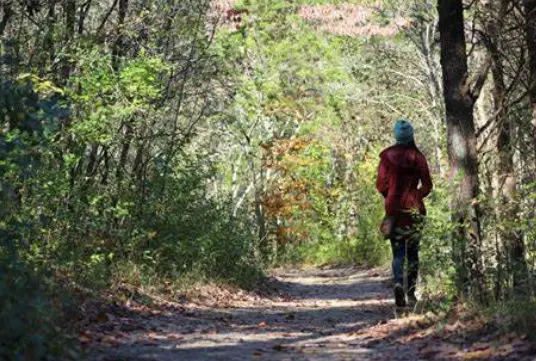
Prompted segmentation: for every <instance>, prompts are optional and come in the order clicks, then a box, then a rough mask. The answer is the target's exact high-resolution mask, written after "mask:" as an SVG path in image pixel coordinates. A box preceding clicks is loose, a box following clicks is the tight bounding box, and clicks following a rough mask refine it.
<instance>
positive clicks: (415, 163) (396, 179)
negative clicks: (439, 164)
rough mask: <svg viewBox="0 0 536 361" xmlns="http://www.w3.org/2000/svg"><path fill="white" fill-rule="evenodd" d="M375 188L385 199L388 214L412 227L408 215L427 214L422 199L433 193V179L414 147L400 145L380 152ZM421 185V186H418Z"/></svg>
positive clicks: (424, 159) (421, 155) (426, 164)
mask: <svg viewBox="0 0 536 361" xmlns="http://www.w3.org/2000/svg"><path fill="white" fill-rule="evenodd" d="M380 158H381V160H380V166H379V168H378V180H377V183H376V188H377V189H378V191H379V192H380V193H381V194H382V195H383V196H384V198H385V214H386V215H388V216H396V217H399V218H401V219H400V222H398V223H399V225H400V223H404V225H409V224H410V223H411V222H410V221H408V222H406V221H404V220H403V219H406V220H408V219H410V218H411V217H407V216H405V214H407V212H408V211H409V212H415V211H417V212H418V213H420V214H422V215H426V208H425V207H424V202H423V199H424V198H425V197H426V196H428V194H430V191H431V190H432V179H431V178H430V171H429V170H428V163H427V162H426V158H425V157H424V155H423V154H422V153H421V152H420V151H419V150H418V149H417V147H415V146H414V145H402V144H397V145H393V146H392V147H389V148H387V149H385V150H384V151H383V152H381V153H380ZM419 182H420V184H421V186H420V187H419Z"/></svg>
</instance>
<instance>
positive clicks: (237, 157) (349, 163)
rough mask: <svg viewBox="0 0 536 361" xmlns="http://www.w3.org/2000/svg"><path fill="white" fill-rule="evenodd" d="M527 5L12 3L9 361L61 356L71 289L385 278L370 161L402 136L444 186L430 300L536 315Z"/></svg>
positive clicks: (430, 263)
mask: <svg viewBox="0 0 536 361" xmlns="http://www.w3.org/2000/svg"><path fill="white" fill-rule="evenodd" d="M437 5H439V6H437ZM534 9H535V6H534V1H529V0H524V1H521V0H501V1H496V2H486V1H473V2H471V4H463V3H462V2H461V1H455V0H448V1H447V0H439V1H438V3H437V4H436V3H435V2H431V1H427V0H426V1H424V0H423V1H402V2H401V1H396V2H389V1H384V2H380V3H378V2H376V1H367V0H361V1H358V0H352V1H348V2H340V1H322V0H300V1H287V0H244V1H211V0H62V1H57V0H34V1H9V0H7V1H3V2H2V3H1V4H0V79H1V83H0V104H1V106H0V122H1V124H2V131H1V133H0V174H1V176H2V183H1V185H2V187H1V192H0V197H1V199H2V205H3V207H2V210H1V211H0V212H1V216H2V220H1V222H0V237H2V248H1V249H0V260H1V262H0V296H1V295H9V297H1V298H0V321H2V324H3V325H5V327H4V326H1V327H0V356H2V357H7V358H10V359H14V358H16V357H18V358H20V359H24V357H25V356H24V355H27V354H28V352H33V353H35V354H37V355H38V356H37V357H38V358H39V357H41V356H42V355H44V354H47V353H50V352H54V350H55V349H54V343H52V342H50V340H57V339H58V338H57V337H56V336H55V335H54V332H55V331H54V332H52V331H51V330H54V327H50V326H49V325H50V323H53V322H55V321H54V320H53V315H54V314H53V313H50V312H45V311H43V310H47V309H48V308H49V305H50V304H51V303H53V304H54V305H55V307H54V309H57V308H58V306H57V305H58V304H61V302H57V301H58V300H57V299H56V297H55V294H56V293H57V292H58V289H59V288H58V287H65V286H68V287H70V288H73V287H74V288H83V289H98V288H102V287H110V286H113V285H118V284H124V283H129V284H135V285H140V284H145V285H147V284H152V285H155V284H157V285H158V284H164V283H166V284H169V282H170V281H171V282H173V281H174V280H176V279H179V278H184V277H187V276H188V275H190V277H192V276H191V275H192V274H193V275H195V278H196V279H199V278H205V279H215V280H222V281H225V282H233V283H237V284H239V285H242V286H251V285H252V284H254V282H255V281H256V280H259V279H260V277H261V276H262V270H263V269H264V268H265V267H266V266H268V265H270V264H280V263H288V262H291V263H304V262H310V263H333V262H345V263H368V264H373V265H376V264H381V263H382V262H384V261H385V260H386V258H387V255H388V248H387V247H388V245H387V244H386V243H385V242H384V241H383V240H382V239H381V238H380V237H379V235H378V232H377V225H378V222H379V220H380V219H381V216H382V205H381V199H380V197H379V196H378V195H377V194H376V191H375V189H374V185H375V176H376V166H377V164H378V158H377V155H378V153H379V151H380V150H381V149H382V148H383V147H385V146H387V145H389V144H390V143H391V142H392V137H391V126H392V123H393V120H395V119H397V118H408V119H410V120H411V121H412V122H413V123H414V125H415V128H416V134H417V143H418V145H419V147H420V148H421V150H422V151H423V152H424V154H425V155H426V156H427V158H428V161H429V163H430V168H431V170H432V172H433V178H434V183H435V186H436V187H435V190H434V193H433V194H432V196H431V197H430V199H429V200H428V208H429V216H428V221H427V225H426V229H425V231H424V233H423V241H422V245H423V250H422V252H423V257H422V259H423V273H422V279H423V284H425V285H427V288H426V289H425V290H426V291H425V294H426V293H431V292H435V291H438V290H439V291H441V293H442V294H448V295H449V296H454V295H465V296H478V297H476V298H477V299H478V300H480V301H484V302H486V303H489V302H491V301H501V302H502V301H504V300H512V299H515V298H517V297H516V296H517V295H522V296H523V297H521V299H522V301H523V302H526V301H529V302H530V301H531V300H532V298H531V297H532V292H533V289H532V285H531V282H532V275H533V273H534V269H535V264H534V262H535V259H536V258H535V257H534V252H535V246H536V245H535V243H534V240H535V239H536V234H535V233H534V220H535V214H536V213H535V209H536V197H535V186H536V180H535V178H534V174H535V171H536V162H535V160H536V159H535V157H536V152H535V150H534V149H535V144H536V143H535V139H536V138H535V134H536V131H535V129H536V128H535V127H534V118H535V116H534V114H535V113H534V112H535V109H536V105H535V104H536V100H535V99H536V97H535V96H534V94H535V88H536V87H535V86H534V84H535V82H534V79H535V78H536V69H535V66H534V64H535V59H536V46H535V40H534V38H535V34H536V30H535V26H536V25H535V23H534V21H533V19H534V18H535V17H534V16H531V14H533V12H534V11H535V10H534ZM442 66H443V67H442ZM164 281H166V282H164ZM35 285H39V287H37V286H35ZM28 290H31V292H29V291H28ZM22 295H23V296H24V302H20V300H21V297H22ZM49 300H50V303H49V305H47V302H49ZM21 305H24V306H22V308H20V307H21ZM27 306H29V307H27ZM59 314H61V312H59ZM37 324H39V325H40V326H39V327H33V326H29V325H37ZM13 330H15V331H13ZM4 336H5V337H4ZM0 358H1V357H0Z"/></svg>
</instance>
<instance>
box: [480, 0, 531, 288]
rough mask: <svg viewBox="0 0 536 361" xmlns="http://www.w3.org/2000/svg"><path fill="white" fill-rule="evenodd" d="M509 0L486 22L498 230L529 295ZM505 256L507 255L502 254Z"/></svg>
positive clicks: (517, 284) (514, 271) (515, 280)
mask: <svg viewBox="0 0 536 361" xmlns="http://www.w3.org/2000/svg"><path fill="white" fill-rule="evenodd" d="M508 3H509V0H502V1H501V3H500V5H499V6H498V8H497V9H493V8H492V9H491V16H490V17H491V20H490V21H489V22H488V24H487V28H488V29H487V30H488V33H489V37H490V42H489V44H488V51H489V52H490V54H491V58H492V67H491V72H492V75H493V91H492V96H493V104H494V114H495V115H496V119H495V121H496V122H497V123H498V124H499V136H498V138H497V152H498V155H499V159H498V165H497V166H498V167H497V168H498V169H497V173H498V183H499V189H498V191H499V192H498V193H499V197H500V199H499V212H498V214H499V216H500V219H501V221H502V222H503V226H502V227H501V229H500V231H499V233H500V237H501V240H502V241H503V243H504V246H505V248H506V250H507V253H508V256H509V259H510V262H509V263H510V265H511V268H512V273H511V274H512V276H513V285H514V291H515V293H516V294H518V295H527V294H528V292H527V287H528V269H527V264H526V261H525V244H524V242H523V237H522V236H521V234H519V232H516V231H515V228H514V227H515V222H516V221H517V219H518V214H519V201H518V200H517V199H516V193H517V177H516V172H515V166H514V140H513V139H512V127H513V124H512V119H511V118H510V117H509V116H508V108H507V99H506V84H505V80H504V79H505V73H504V65H503V55H502V53H501V50H500V49H501V48H502V39H501V32H502V30H503V25H504V21H503V20H504V18H503V14H505V13H506V10H507V7H508ZM501 258H502V259H504V257H501Z"/></svg>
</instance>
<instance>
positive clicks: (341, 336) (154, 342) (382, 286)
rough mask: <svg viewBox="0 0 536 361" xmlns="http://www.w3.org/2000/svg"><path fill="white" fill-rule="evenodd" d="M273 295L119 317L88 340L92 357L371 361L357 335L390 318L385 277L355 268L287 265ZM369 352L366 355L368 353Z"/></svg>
mask: <svg viewBox="0 0 536 361" xmlns="http://www.w3.org/2000/svg"><path fill="white" fill-rule="evenodd" d="M276 277H277V279H278V280H279V282H278V284H279V287H278V288H279V289H280V291H281V293H282V294H283V295H284V296H282V297H278V298H277V299H276V300H269V299H257V300H244V301H236V302H232V303H231V304H230V305H226V307H221V308H220V307H211V308H208V307H202V306H196V305H189V306H188V307H187V308H185V309H184V310H182V311H181V310H175V311H167V312H162V313H160V314H155V315H145V316H144V317H142V316H136V315H135V314H134V315H132V316H131V317H122V318H118V319H117V320H115V322H116V324H119V327H117V328H115V329H113V331H112V330H110V332H109V334H108V335H106V334H105V335H104V336H103V337H101V338H100V340H99V342H94V343H91V344H88V345H87V346H88V349H89V350H91V352H90V353H91V354H90V360H94V361H97V360H98V361H112V360H163V361H167V360H187V361H205V360H210V361H215V360H222V361H234V360H237V361H238V360H259V361H261V360H350V359H358V360H369V359H371V360H372V359H373V357H372V356H373V355H374V351H373V350H372V349H369V348H366V347H364V346H363V345H364V342H363V341H362V340H359V339H358V338H356V337H355V334H356V332H357V331H359V330H360V329H362V328H364V327H366V326H369V325H371V324H376V323H379V322H382V321H384V320H386V319H389V318H392V317H393V307H392V300H391V299H390V291H389V289H388V287H387V286H386V282H385V281H386V279H385V277H383V276H380V275H379V274H378V273H376V272H373V271H365V270H355V269H336V270H310V271H286V272H284V273H279V274H277V275H276ZM369 356H370V357H369Z"/></svg>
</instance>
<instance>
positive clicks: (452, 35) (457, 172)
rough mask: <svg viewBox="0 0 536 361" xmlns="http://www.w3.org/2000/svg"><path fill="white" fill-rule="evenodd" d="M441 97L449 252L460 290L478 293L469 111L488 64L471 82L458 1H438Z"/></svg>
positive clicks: (473, 147) (475, 164)
mask: <svg viewBox="0 0 536 361" xmlns="http://www.w3.org/2000/svg"><path fill="white" fill-rule="evenodd" d="M438 11H439V32H440V44H441V66H442V70H443V96H444V98H445V110H446V121H447V152H448V158H449V166H450V172H451V177H452V179H454V180H456V181H458V180H459V185H458V186H457V187H458V191H457V192H455V195H454V196H453V199H452V211H453V218H454V221H455V222H456V223H457V225H458V226H457V229H456V231H455V234H454V239H455V244H454V247H455V248H454V254H455V258H456V259H455V260H456V263H457V267H458V277H457V285H458V289H459V290H466V291H470V292H471V293H472V294H473V295H474V296H480V295H482V294H483V279H482V267H481V264H480V263H481V262H480V258H481V257H480V248H481V243H482V236H481V226H480V214H479V207H478V195H479V179H478V154H477V153H478V152H477V137H476V133H475V123H474V118H473V109H474V105H475V102H476V100H477V99H478V96H479V94H480V91H481V89H482V86H483V84H484V82H485V79H486V75H487V72H488V71H489V62H487V64H486V66H484V67H483V69H482V70H481V71H479V72H478V73H477V75H476V76H475V77H474V78H470V76H469V70H468V66H467V49H466V47H467V45H466V40H465V26H464V9H463V3H462V0H438Z"/></svg>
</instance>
